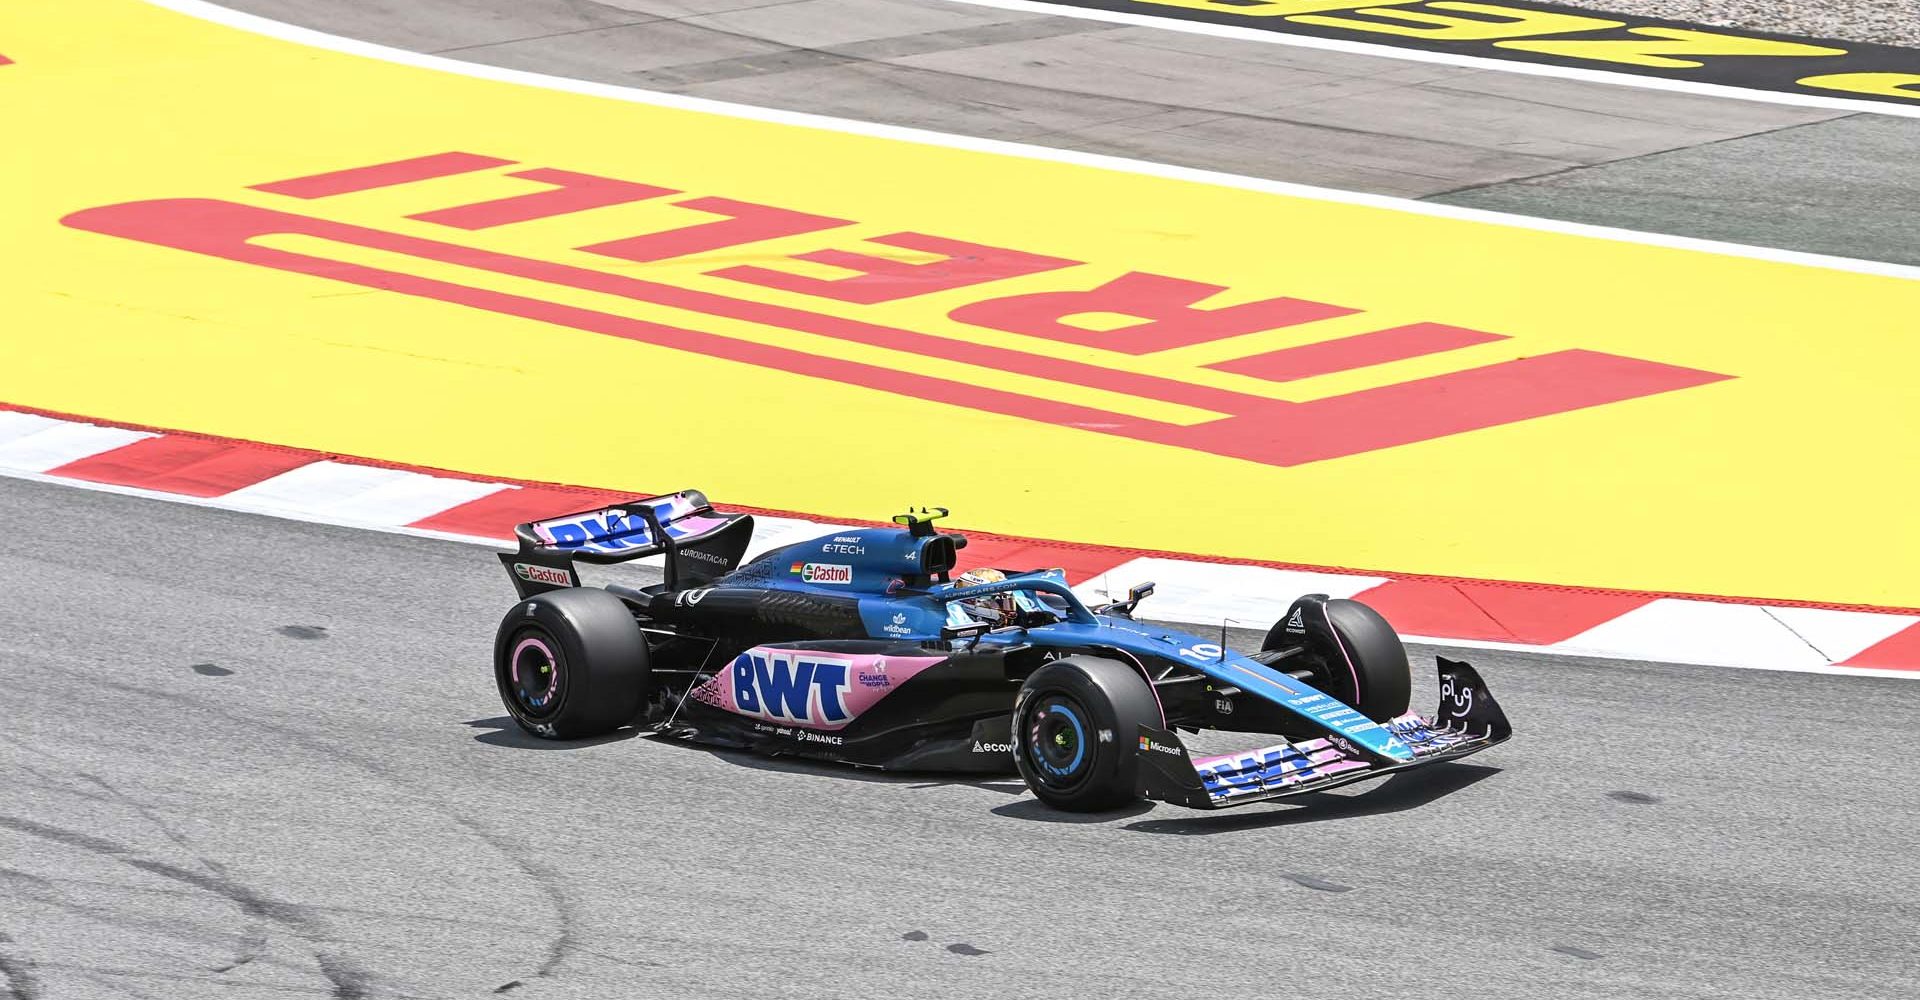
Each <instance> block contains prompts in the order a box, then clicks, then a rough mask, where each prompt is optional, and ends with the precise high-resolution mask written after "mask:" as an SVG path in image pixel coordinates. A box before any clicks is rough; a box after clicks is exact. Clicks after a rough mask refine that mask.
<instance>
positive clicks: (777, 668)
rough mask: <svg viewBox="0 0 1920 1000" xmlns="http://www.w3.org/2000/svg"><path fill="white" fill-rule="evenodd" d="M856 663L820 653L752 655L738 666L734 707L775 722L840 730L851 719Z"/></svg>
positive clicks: (763, 652) (741, 658) (759, 652)
mask: <svg viewBox="0 0 1920 1000" xmlns="http://www.w3.org/2000/svg"><path fill="white" fill-rule="evenodd" d="M851 665H852V664H851V663H850V661H847V660H844V659H839V658H837V657H826V656H822V655H820V654H818V653H796V652H792V651H789V650H778V649H767V650H749V651H747V652H745V653H742V654H740V656H739V657H738V658H736V659H735V660H734V661H733V708H734V711H736V712H739V713H740V714H741V715H748V716H753V717H754V718H759V719H766V720H769V721H771V722H793V723H798V724H800V725H806V726H823V727H826V728H829V729H831V728H838V727H839V726H842V725H845V724H846V722H847V720H848V719H849V718H850V716H849V714H848V712H847V689H848V683H847V682H848V680H849V678H848V674H849V672H850V671H849V667H851Z"/></svg>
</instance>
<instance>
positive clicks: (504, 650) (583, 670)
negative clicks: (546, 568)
mask: <svg viewBox="0 0 1920 1000" xmlns="http://www.w3.org/2000/svg"><path fill="white" fill-rule="evenodd" d="M493 677H494V681H495V682H496V684H498V686H499V689H500V701H501V702H502V703H503V704H505V705H506V706H507V713H508V714H510V715H512V716H513V721H515V722H517V723H519V724H520V728H522V729H525V730H526V731H527V732H529V733H532V734H534V735H535V736H539V737H543V738H545V739H550V740H577V739H584V738H586V737H589V736H599V735H601V734H602V733H607V732H611V731H613V730H614V729H617V728H619V727H620V726H621V725H622V724H624V723H627V722H631V721H632V720H633V718H634V716H635V715H637V714H639V712H640V706H641V705H642V704H643V703H644V702H645V699H646V697H647V693H648V690H647V689H648V686H649V682H650V680H651V677H650V674H649V670H648V664H647V640H646V637H645V636H644V635H642V634H641V632H640V627H639V626H638V625H637V624H635V623H634V620H633V615H632V613H630V612H629V611H628V610H627V606H626V604H625V603H624V602H622V601H621V600H620V599H619V598H618V597H615V596H613V595H612V594H609V593H607V592H606V591H604V590H593V589H571V590H556V591H552V592H549V593H545V594H539V595H536V596H534V597H532V598H529V599H527V600H524V601H521V602H520V603H519V604H516V605H514V607H513V610H511V611H508V612H507V615H506V617H505V618H503V619H501V620H500V631H499V632H498V633H497V634H496V635H495V637H494V643H493Z"/></svg>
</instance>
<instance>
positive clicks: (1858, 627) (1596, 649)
mask: <svg viewBox="0 0 1920 1000" xmlns="http://www.w3.org/2000/svg"><path fill="white" fill-rule="evenodd" d="M4 416H5V413H4V411H0V417H4ZM7 423H9V422H8V421H5V420H4V419H0V432H4V428H5V426H6V425H7ZM56 423H64V422H61V421H56ZM79 426H91V425H79ZM378 471H392V470H378ZM0 475H4V476H7V477H9V478H13V479H23V480H27V481H29V482H36V483H47V484H50V485H56V486H63V487H67V488H70V489H82V490H91V491H93V492H96V493H112V494H116V495H119V496H131V497H141V498H144V499H149V500H162V501H166V502H169V503H178V504H187V505H189V506H193V507H204V508H208V509H212V510H224V511H232V512H235V513H243V514H256V515H262V516H266V517H275V518H281V519H284V520H289V521H298V522H302V523H307V524H322V525H327V526H329V527H340V528H352V529H355V530H360V531H378V532H382V533H385V534H391V535H406V536H409V537H414V538H432V539H437V540H440V541H449V542H460V543H462V544H467V545H479V546H485V547H486V548H489V549H493V550H495V551H499V550H501V549H511V548H512V547H513V545H514V542H513V540H512V539H507V538H484V537H480V536H476V535H462V534H456V533H454V532H448V531H432V530H428V529H424V528H410V527H406V526H405V525H404V524H396V523H392V522H373V523H369V522H363V521H354V520H349V519H346V518H343V517H340V516H338V515H337V513H331V512H327V511H321V510H305V511H296V510H292V509H290V508H288V507H285V506H266V505H261V504H255V503H249V502H246V501H245V500H235V496H236V494H232V493H230V494H227V495H226V496H222V497H192V496H185V495H182V494H177V493H165V492H161V491H159V490H149V489H142V488H139V487H135V486H118V485H115V484H112V483H96V482H88V481H85V480H75V479H66V478H62V477H60V476H49V475H45V474H43V473H37V472H23V471H19V470H14V469H6V468H0ZM481 485H488V486H490V485H494V484H481ZM756 518H758V515H756ZM768 520H770V521H777V522H783V523H784V524H785V525H787V526H789V527H791V528H792V530H791V531H787V532H785V534H787V535H788V536H793V535H798V534H799V533H800V531H801V530H803V526H806V525H811V524H813V523H814V522H810V521H799V520H795V519H790V518H768ZM829 530H832V526H831V525H828V526H825V527H823V528H822V531H823V532H824V531H829ZM756 537H758V536H757V535H756ZM802 540H804V539H802V538H798V537H788V538H784V539H782V543H783V544H784V543H785V542H788V541H802ZM652 561H653V562H655V563H656V564H657V563H658V559H657V558H656V559H655V560H652ZM1144 561H1145V560H1134V561H1133V562H1129V563H1126V564H1123V566H1121V567H1116V569H1115V570H1113V571H1109V573H1108V574H1107V575H1108V576H1110V577H1112V578H1113V579H1116V580H1117V579H1120V578H1122V577H1130V576H1131V575H1132V570H1131V569H1129V568H1128V567H1134V566H1135V564H1136V563H1139V562H1144ZM1161 562H1163V563H1169V564H1180V565H1184V566H1190V567H1192V568H1193V569H1194V570H1195V571H1205V570H1222V569H1229V570H1259V571H1263V572H1287V571H1281V570H1268V569H1267V568H1266V567H1258V566H1228V565H1225V564H1216V563H1182V562H1181V561H1180V560H1161ZM1161 568H1163V569H1164V568H1169V567H1161ZM1162 576H1163V577H1166V578H1167V579H1172V577H1167V576H1166V574H1164V573H1163V574H1162ZM1291 576H1292V583H1293V584H1295V585H1298V584H1302V583H1304V582H1306V581H1305V580H1303V579H1302V578H1312V577H1322V578H1325V580H1326V582H1327V583H1328V584H1332V583H1333V582H1334V581H1344V580H1349V579H1358V580H1363V581H1377V580H1378V578H1373V577H1358V578H1354V577H1345V576H1340V575H1338V574H1313V573H1293V574H1291ZM1094 582H1096V583H1097V578H1096V581H1094ZM1133 582H1135V583H1138V582H1140V581H1139V580H1134V581H1133ZM1156 582H1160V581H1156ZM1269 582H1271V580H1269ZM1373 585H1374V583H1368V584H1366V586H1365V587H1356V588H1353V592H1354V593H1358V592H1359V591H1360V590H1364V589H1367V587H1371V586H1373ZM1115 586H1122V587H1123V585H1120V584H1115ZM1201 586H1208V585H1207V584H1206V583H1204V582H1202V583H1201ZM1209 589H1212V588H1211V587H1209ZM1313 589H1315V588H1311V587H1310V588H1309V589H1307V590H1300V591H1299V593H1309V592H1312V590H1313ZM1317 589H1318V590H1320V591H1322V592H1329V591H1330V592H1334V593H1336V594H1339V593H1340V592H1341V591H1343V590H1345V589H1347V588H1342V587H1339V586H1333V585H1327V586H1320V587H1318V588H1317ZM1169 590H1171V587H1170V586H1169ZM1078 592H1080V593H1082V594H1083V596H1087V597H1097V596H1098V595H1089V594H1087V593H1086V592H1085V591H1078ZM1172 596H1173V595H1172V594H1171V593H1167V594H1155V595H1154V596H1153V597H1152V598H1150V599H1149V600H1150V601H1151V602H1153V604H1154V605H1158V607H1151V608H1147V609H1145V613H1146V614H1147V617H1149V618H1153V619H1159V620H1164V621H1178V620H1191V621H1192V622H1194V623H1197V624H1212V625H1215V626H1217V625H1218V623H1219V621H1220V619H1221V618H1222V617H1237V616H1236V615H1235V614H1233V613H1232V612H1231V611H1224V612H1223V611H1222V610H1216V609H1212V608H1208V607H1205V606H1202V605H1199V604H1198V603H1197V602H1193V603H1188V604H1187V605H1186V611H1185V613H1186V614H1187V615H1189V616H1190V619H1178V618H1175V617H1174V615H1173V614H1171V613H1169V609H1170V608H1172V607H1174V606H1175V605H1174V602H1172V601H1169V600H1167V598H1169V597H1172ZM1288 603H1291V599H1290V598H1289V599H1288V600H1287V601H1285V602H1280V603H1278V604H1277V607H1278V608H1279V610H1278V611H1273V612H1272V614H1271V615H1270V616H1269V617H1271V618H1277V617H1278V616H1279V614H1280V611H1284V610H1285V607H1286V604H1288ZM1655 603H1660V602H1655ZM1671 603H1678V604H1688V605H1700V604H1706V603H1708V602H1699V601H1674V602H1671ZM1274 606H1276V605H1268V606H1266V607H1262V608H1260V609H1258V610H1257V611H1255V612H1252V613H1253V614H1257V615H1265V614H1267V612H1268V611H1269V610H1271V608H1272V607H1274ZM1709 606H1711V607H1717V608H1732V609H1736V610H1734V611H1733V612H1731V613H1729V614H1728V615H1726V616H1724V617H1732V618H1735V619H1737V620H1738V621H1740V622H1743V623H1748V624H1753V623H1754V619H1752V618H1751V617H1748V616H1744V615H1742V614H1741V612H1742V611H1761V612H1762V613H1763V614H1764V613H1765V612H1771V613H1773V614H1775V615H1780V616H1781V618H1782V619H1784V620H1786V621H1790V622H1792V623H1793V625H1794V627H1795V628H1796V629H1801V630H1804V631H1806V632H1807V634H1809V635H1818V636H1819V638H1818V639H1816V641H1821V640H1825V641H1828V642H1832V641H1834V639H1835V633H1836V632H1839V633H1843V634H1844V635H1845V636H1847V638H1846V640H1845V641H1846V642H1857V641H1858V640H1859V638H1860V637H1861V636H1862V635H1865V634H1868V633H1869V632H1872V633H1879V632H1886V634H1891V631H1890V630H1888V629H1887V625H1888V622H1886V621H1884V620H1885V619H1894V620H1897V623H1898V624H1904V623H1907V622H1912V621H1920V617H1914V616H1906V615H1878V614H1865V613H1860V612H1848V611H1823V610H1820V609H1809V608H1766V609H1760V608H1754V607H1751V606H1746V605H1709ZM1641 610H1644V609H1641ZM1238 614H1239V615H1247V614H1249V612H1248V611H1247V610H1245V609H1242V610H1240V611H1239V612H1238ZM1629 614H1633V612H1630V613H1629ZM1709 614H1711V613H1709ZM1855 614H1860V615H1862V617H1866V618H1873V619H1881V620H1882V621H1876V622H1874V623H1872V624H1842V623H1841V617H1839V616H1849V615H1855ZM1826 616H1836V617H1834V618H1832V619H1831V620H1829V621H1824V622H1823V623H1822V624H1820V625H1819V626H1817V627H1816V626H1813V625H1810V624H1808V623H1809V621H1810V620H1813V619H1821V618H1825V617H1826ZM1622 617H1626V616H1622ZM1694 620H1695V622H1696V623H1697V622H1698V620H1699V618H1698V617H1697V616H1696V617H1695V619H1694ZM1241 624H1242V627H1252V628H1258V627H1260V625H1259V623H1258V622H1257V621H1255V622H1244V623H1241ZM1646 624H1647V623H1644V622H1643V623H1642V625H1641V626H1639V627H1635V628H1633V629H1631V630H1630V631H1631V636H1630V637H1631V638H1634V639H1635V642H1634V643H1632V644H1630V645H1631V646H1632V647H1633V648H1629V645H1619V644H1611V645H1610V644H1608V643H1607V640H1606V637H1605V636H1604V635H1602V636H1598V637H1596V636H1595V633H1597V632H1599V631H1600V630H1599V629H1594V630H1591V631H1589V632H1588V633H1587V634H1586V636H1584V637H1582V638H1583V639H1585V640H1586V641H1587V642H1588V643H1589V645H1588V646H1587V647H1586V648H1572V646H1573V644H1572V643H1562V644H1560V645H1557V646H1527V645H1522V644H1519V643H1511V642H1485V641H1480V640H1472V639H1448V638H1445V637H1429V636H1417V635H1405V636H1402V637H1401V638H1402V639H1404V640H1405V641H1407V642H1409V643H1421V644H1425V645H1433V646H1450V647H1454V648H1466V649H1493V650H1501V651H1506V652H1515V653H1530V654H1534V655H1539V656H1547V657H1552V656H1556V655H1567V656H1588V657H1596V658H1600V659H1618V660H1628V659H1631V660H1653V661H1657V662H1662V663H1682V664H1697V665H1701V666H1728V667H1740V668H1746V669H1758V670H1776V671H1789V672H1794V673H1811V674H1830V675H1837V676H1847V677H1885V678H1898V679H1901V680H1920V671H1916V670H1888V669H1884V668H1878V667H1842V666H1834V665H1832V664H1828V663H1824V662H1815V660H1816V659H1817V658H1806V657H1799V656H1763V657H1761V658H1758V659H1748V660H1744V661H1737V662H1736V661H1732V658H1728V657H1718V658H1716V659H1711V660H1701V659H1690V658H1688V656H1687V655H1686V652H1685V651H1684V650H1681V649H1678V648H1675V647H1674V646H1672V645H1666V646H1662V647H1661V648H1658V649H1655V650H1653V651H1652V652H1651V653H1649V652H1647V651H1646V650H1645V649H1644V648H1642V647H1644V640H1645V637H1646V635H1647V634H1648V631H1649V630H1648V629H1647V628H1646V627H1645V625H1646ZM1654 624H1655V626H1656V628H1655V629H1654V630H1655V631H1658V624H1659V623H1654ZM1776 624H1777V622H1776ZM1605 627H1606V626H1601V628H1605ZM1895 630H1897V629H1895ZM1779 634H1780V635H1781V636H1786V637H1787V639H1791V634H1790V633H1788V632H1787V631H1786V630H1785V629H1784V628H1781V629H1780V630H1779ZM1706 645H1708V646H1710V647H1712V648H1715V649H1720V650H1722V651H1723V650H1724V645H1725V644H1724V643H1707V644H1706ZM1773 645H1774V644H1773V643H1772V642H1771V640H1769V641H1766V642H1763V643H1761V646H1762V651H1763V652H1764V651H1765V650H1767V649H1770V648H1772V646H1773ZM1801 645H1802V646H1803V647H1804V646H1805V644H1804V643H1801ZM1836 648H1841V647H1838V646H1837V647H1836ZM1863 648H1864V647H1863ZM1856 652H1857V650H1856ZM1845 655H1852V653H1846V654H1845ZM1836 658H1839V656H1838V655H1836Z"/></svg>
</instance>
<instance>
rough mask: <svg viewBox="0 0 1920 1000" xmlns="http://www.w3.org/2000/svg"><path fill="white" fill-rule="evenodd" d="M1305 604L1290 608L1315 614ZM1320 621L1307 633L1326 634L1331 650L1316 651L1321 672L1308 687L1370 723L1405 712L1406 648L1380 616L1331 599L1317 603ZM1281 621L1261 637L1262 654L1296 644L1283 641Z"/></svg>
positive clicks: (1409, 688) (1408, 696)
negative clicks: (1331, 697)
mask: <svg viewBox="0 0 1920 1000" xmlns="http://www.w3.org/2000/svg"><path fill="white" fill-rule="evenodd" d="M1314 603H1316V602H1312V601H1311V600H1310V599H1303V600H1302V601H1301V602H1300V603H1297V604H1295V605H1294V607H1295V608H1299V609H1301V610H1303V611H1304V612H1305V613H1307V614H1308V615H1315V614H1318V613H1320V612H1319V610H1318V609H1317V608H1315V607H1314ZM1319 607H1320V608H1324V609H1325V616H1326V617H1325V619H1324V621H1321V622H1310V623H1309V624H1310V625H1312V626H1314V627H1313V628H1312V629H1311V630H1310V632H1311V634H1315V635H1326V634H1327V633H1328V632H1329V631H1330V632H1331V635H1332V637H1333V641H1332V642H1331V643H1328V644H1327V645H1329V646H1330V647H1331V648H1328V649H1323V650H1321V651H1320V653H1321V659H1322V660H1323V667H1317V668H1315V670H1314V677H1313V679H1312V681H1311V683H1312V684H1313V685H1314V686H1315V687H1317V688H1319V689H1320V690H1322V691H1325V692H1327V693H1328V694H1330V695H1333V696H1334V697H1335V698H1338V699H1340V700H1341V701H1344V702H1346V703H1347V704H1349V705H1352V706H1353V707H1354V708H1356V709H1358V710H1359V711H1360V714H1362V715H1364V716H1366V717H1367V718H1369V719H1372V720H1373V721H1375V722H1385V721H1387V720H1388V719H1391V718H1393V717H1394V716H1397V715H1402V714H1404V713H1405V712H1406V710H1407V704H1408V703H1409V702H1410V701H1411V700H1412V698H1413V670H1412V669H1411V668H1410V667H1408V666H1407V647H1405V646H1403V645H1401V644H1400V635H1399V633H1397V632H1395V631H1394V630H1393V626H1392V625H1389V624H1387V620H1386V619H1385V618H1382V617H1381V616H1380V612H1378V611H1375V610H1373V609H1372V608H1370V607H1367V606H1366V605H1364V604H1362V603H1360V602H1359V601H1348V600H1331V601H1326V602H1324V603H1321V604H1320V605H1319ZM1284 625H1285V619H1282V620H1281V622H1280V623H1278V624H1275V625H1274V626H1273V629H1272V630H1271V631H1269V632H1268V633H1267V640H1266V642H1265V643H1264V644H1263V648H1266V649H1278V648H1280V647H1283V646H1287V645H1290V644H1292V643H1293V642H1296V641H1298V639H1297V637H1290V636H1288V635H1287V634H1286V633H1285V631H1284V630H1283V627H1284Z"/></svg>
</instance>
